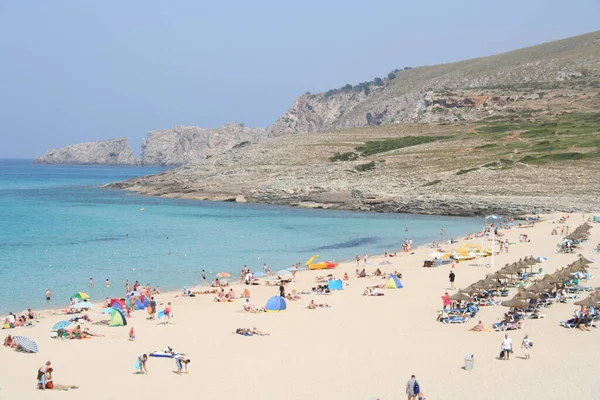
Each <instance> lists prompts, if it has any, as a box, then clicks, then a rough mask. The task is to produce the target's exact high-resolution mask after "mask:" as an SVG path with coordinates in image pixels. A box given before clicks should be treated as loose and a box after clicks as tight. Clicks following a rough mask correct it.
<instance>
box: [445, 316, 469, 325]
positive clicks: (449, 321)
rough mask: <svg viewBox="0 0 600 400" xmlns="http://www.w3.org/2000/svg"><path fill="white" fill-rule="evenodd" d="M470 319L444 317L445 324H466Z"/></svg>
mask: <svg viewBox="0 0 600 400" xmlns="http://www.w3.org/2000/svg"><path fill="white" fill-rule="evenodd" d="M468 320H469V317H456V316H454V317H448V318H444V319H442V323H443V324H464V323H465V322H467V321H468Z"/></svg>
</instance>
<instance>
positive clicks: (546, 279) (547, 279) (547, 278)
mask: <svg viewBox="0 0 600 400" xmlns="http://www.w3.org/2000/svg"><path fill="white" fill-rule="evenodd" d="M542 280H543V281H544V282H551V283H558V282H561V280H560V279H558V278H557V277H556V276H554V275H546V276H545V277H544V279H542Z"/></svg>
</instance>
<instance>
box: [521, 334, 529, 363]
mask: <svg viewBox="0 0 600 400" xmlns="http://www.w3.org/2000/svg"><path fill="white" fill-rule="evenodd" d="M521 348H522V349H523V350H524V351H525V359H526V360H529V349H530V348H531V339H529V335H528V334H525V337H524V338H523V341H522V342H521Z"/></svg>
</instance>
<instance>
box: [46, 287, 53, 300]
mask: <svg viewBox="0 0 600 400" xmlns="http://www.w3.org/2000/svg"><path fill="white" fill-rule="evenodd" d="M51 299H52V292H51V291H50V289H48V288H46V300H48V301H50V300H51Z"/></svg>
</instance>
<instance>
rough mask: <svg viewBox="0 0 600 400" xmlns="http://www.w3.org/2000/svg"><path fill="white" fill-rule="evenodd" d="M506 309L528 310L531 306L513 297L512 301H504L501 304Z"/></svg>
mask: <svg viewBox="0 0 600 400" xmlns="http://www.w3.org/2000/svg"><path fill="white" fill-rule="evenodd" d="M501 304H502V305H503V306H504V307H511V308H528V307H529V304H528V303H526V302H524V301H523V300H519V299H518V298H515V297H513V298H512V299H510V300H507V301H503V302H502V303H501Z"/></svg>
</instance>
